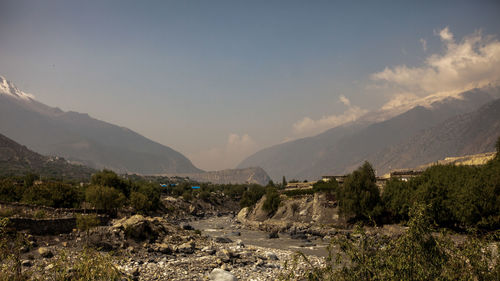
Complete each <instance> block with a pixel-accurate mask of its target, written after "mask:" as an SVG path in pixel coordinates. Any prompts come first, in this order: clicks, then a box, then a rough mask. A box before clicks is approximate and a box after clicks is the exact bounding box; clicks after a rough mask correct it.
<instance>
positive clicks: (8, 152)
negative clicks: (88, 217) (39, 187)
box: [0, 134, 95, 180]
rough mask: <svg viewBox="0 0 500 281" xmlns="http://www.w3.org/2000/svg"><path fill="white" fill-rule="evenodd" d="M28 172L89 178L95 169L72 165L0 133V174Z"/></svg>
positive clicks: (22, 173) (66, 177) (57, 176)
mask: <svg viewBox="0 0 500 281" xmlns="http://www.w3.org/2000/svg"><path fill="white" fill-rule="evenodd" d="M28 172H32V173H36V174H40V175H41V176H42V177H56V178H61V177H63V178H65V179H78V180H89V179H90V176H91V175H92V173H94V172H95V171H94V170H93V169H91V168H88V167H85V166H81V165H73V164H70V163H68V162H67V161H66V160H64V159H62V158H59V157H46V156H42V155H40V154H38V153H35V152H33V151H31V150H29V149H28V148H26V147H25V146H22V145H20V144H18V143H16V142H15V141H13V140H11V139H9V138H7V137H6V136H4V135H1V134H0V176H6V175H25V174H26V173H28Z"/></svg>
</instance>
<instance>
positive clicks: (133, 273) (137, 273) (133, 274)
mask: <svg viewBox="0 0 500 281" xmlns="http://www.w3.org/2000/svg"><path fill="white" fill-rule="evenodd" d="M140 274H141V273H140V272H139V268H138V267H137V268H135V270H134V272H132V276H139V275H140Z"/></svg>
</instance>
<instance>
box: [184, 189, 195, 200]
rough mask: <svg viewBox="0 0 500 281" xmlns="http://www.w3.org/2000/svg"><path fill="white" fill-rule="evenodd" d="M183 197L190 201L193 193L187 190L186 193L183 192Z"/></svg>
mask: <svg viewBox="0 0 500 281" xmlns="http://www.w3.org/2000/svg"><path fill="white" fill-rule="evenodd" d="M182 199H184V201H187V202H190V201H191V200H193V194H192V193H191V192H189V191H187V190H186V191H184V193H182Z"/></svg>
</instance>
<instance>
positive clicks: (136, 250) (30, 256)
mask: <svg viewBox="0 0 500 281" xmlns="http://www.w3.org/2000/svg"><path fill="white" fill-rule="evenodd" d="M26 238H27V240H28V241H29V247H25V248H23V249H22V252H23V253H22V254H21V256H20V259H21V263H22V266H23V270H24V271H26V272H29V274H32V275H33V277H36V278H47V276H50V274H51V270H53V268H54V267H55V266H57V263H58V262H60V261H61V255H64V260H66V261H67V262H68V264H71V260H72V259H74V258H75V256H76V255H77V254H78V253H81V252H82V250H83V249H84V248H85V247H91V248H94V249H99V251H100V253H101V254H109V255H110V256H111V258H112V260H113V263H114V264H115V265H116V267H117V268H118V269H119V270H120V272H121V273H122V274H123V277H124V279H127V278H129V279H131V280H276V279H278V277H279V276H280V274H282V273H283V272H284V269H285V264H286V263H287V262H290V261H291V260H292V259H293V255H294V253H293V252H292V251H288V250H278V249H270V248H264V247H258V246H252V245H245V244H244V243H243V242H241V240H237V239H233V240H232V239H229V238H227V237H208V236H205V235H202V234H201V233H200V232H199V231H196V230H194V229H192V227H191V226H190V225H188V224H176V225H174V224H171V223H169V222H168V221H167V220H166V219H164V218H162V217H154V218H153V217H144V216H141V215H134V216H131V217H126V218H123V219H120V220H115V221H113V222H112V224H111V225H110V226H101V227H97V228H95V229H92V230H91V231H89V233H86V232H80V231H74V232H72V233H69V234H61V235H57V236H31V235H27V236H26ZM310 261H311V262H312V263H313V264H316V265H319V264H321V263H322V262H323V258H320V257H314V256H311V257H310ZM307 267H308V265H306V264H305V263H304V262H299V263H298V264H297V268H296V269H295V270H296V271H297V272H299V271H303V270H305V269H306V268H307Z"/></svg>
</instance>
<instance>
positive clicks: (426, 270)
mask: <svg viewBox="0 0 500 281" xmlns="http://www.w3.org/2000/svg"><path fill="white" fill-rule="evenodd" d="M428 210H429V209H428V208H426V207H424V205H417V206H416V207H414V208H412V210H411V211H410V216H409V217H410V220H409V223H408V226H409V229H408V231H406V232H405V233H404V234H403V235H401V236H400V237H398V238H395V239H391V238H389V237H378V236H368V235H367V234H366V233H365V232H364V231H363V230H362V228H361V227H358V228H357V230H356V234H357V235H356V237H359V238H355V239H350V238H348V237H346V236H340V237H338V238H334V239H333V240H332V243H331V245H330V247H329V256H328V258H327V264H326V265H325V266H322V267H317V266H313V265H312V264H311V263H309V264H310V269H309V270H308V271H307V272H305V273H304V274H302V275H300V276H297V275H295V274H294V272H295V271H294V268H296V266H297V262H298V261H299V259H304V260H305V261H306V262H308V260H307V258H306V256H304V255H303V254H300V253H298V254H297V255H296V257H295V259H294V260H293V261H292V263H291V267H289V268H288V270H286V271H285V272H286V273H285V274H283V275H282V276H281V279H282V280H311V281H312V280H341V281H342V280H498V278H499V276H500V260H499V259H498V254H495V252H494V251H495V250H494V247H493V246H492V244H495V242H492V241H491V240H490V238H486V239H478V238H477V237H474V236H469V237H468V238H467V240H466V241H465V242H464V243H461V244H456V243H454V242H452V241H451V238H450V237H449V236H447V235H444V234H442V235H439V236H437V235H433V234H432V231H433V229H432V227H431V224H430V221H431V220H430V218H429V216H428V215H429V214H428V212H427V211H428ZM498 246H499V243H498V242H496V247H498Z"/></svg>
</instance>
